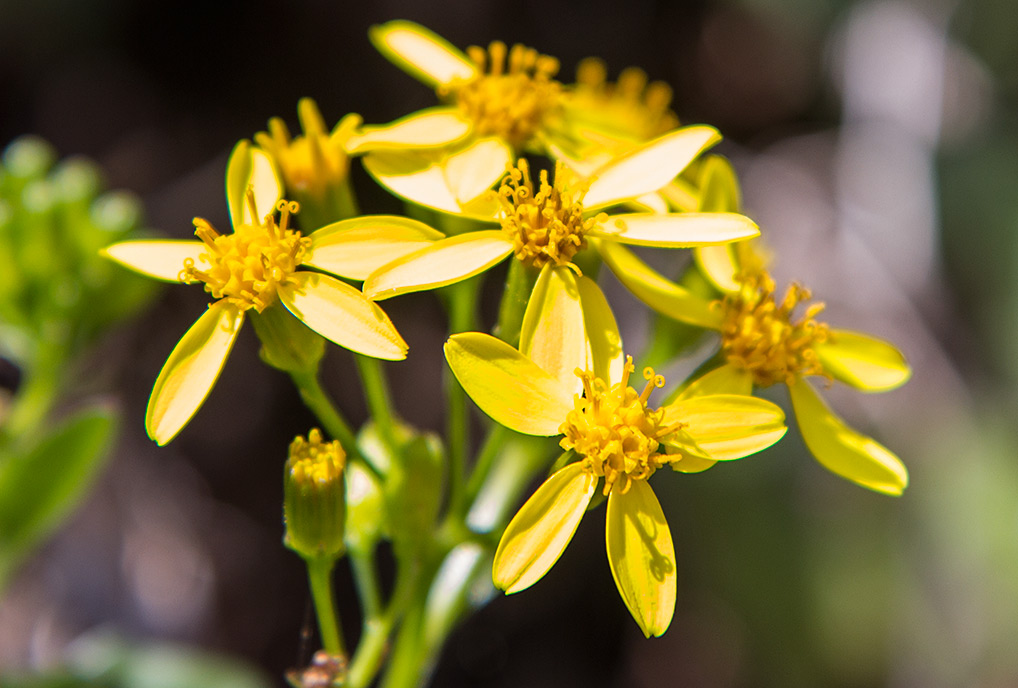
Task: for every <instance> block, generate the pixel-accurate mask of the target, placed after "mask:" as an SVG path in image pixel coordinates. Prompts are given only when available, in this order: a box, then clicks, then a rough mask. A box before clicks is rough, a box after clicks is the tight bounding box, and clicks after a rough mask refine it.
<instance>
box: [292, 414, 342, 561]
mask: <svg viewBox="0 0 1018 688" xmlns="http://www.w3.org/2000/svg"><path fill="white" fill-rule="evenodd" d="M345 467H346V452H344V451H343V447H342V446H340V444H339V442H338V441H335V440H334V441H332V442H323V441H322V433H321V431H320V430H318V429H317V428H315V429H313V430H311V432H309V433H308V437H307V439H306V440H305V439H304V438H303V437H300V436H298V437H296V438H295V439H294V440H293V442H292V443H290V457H289V458H288V459H287V461H286V470H285V474H284V477H283V515H284V518H285V520H286V538H285V543H286V545H287V547H289V548H290V549H292V550H294V551H295V552H297V553H298V554H300V555H301V556H302V557H304V558H305V559H321V558H333V559H338V558H339V557H341V556H342V555H343V553H344V551H345V547H344V545H343V527H344V523H345V520H346V487H345V485H344V481H343V471H344V469H345Z"/></svg>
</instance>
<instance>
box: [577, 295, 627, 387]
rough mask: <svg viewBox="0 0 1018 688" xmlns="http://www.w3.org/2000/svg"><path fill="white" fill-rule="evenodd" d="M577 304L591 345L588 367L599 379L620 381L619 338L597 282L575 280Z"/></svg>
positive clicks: (621, 364) (621, 356) (623, 357)
mask: <svg viewBox="0 0 1018 688" xmlns="http://www.w3.org/2000/svg"><path fill="white" fill-rule="evenodd" d="M577 285H578V286H579V288H580V303H581V304H582V305H583V324H584V329H585V330H586V333H587V342H588V343H589V345H590V360H589V365H588V366H587V368H588V369H589V370H592V371H594V375H596V376H597V377H599V378H601V379H602V380H611V381H612V382H618V381H619V380H621V379H622V366H623V365H625V360H626V357H625V355H624V354H623V351H622V335H620V334H619V325H618V323H617V322H615V314H614V313H612V310H611V306H609V305H608V299H606V298H605V296H604V292H602V291H601V288H600V287H599V286H597V282H595V281H594V280H592V279H590V278H589V277H580V278H579V280H577Z"/></svg>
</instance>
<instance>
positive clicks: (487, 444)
mask: <svg viewBox="0 0 1018 688" xmlns="http://www.w3.org/2000/svg"><path fill="white" fill-rule="evenodd" d="M511 434H512V431H511V430H509V428H507V427H505V426H504V425H500V424H499V423H495V424H494V425H492V426H491V429H490V430H489V431H488V439H486V440H485V441H484V445H483V446H482V447H481V451H480V452H478V453H477V460H476V461H475V462H474V468H473V471H472V472H471V473H470V480H469V481H468V482H467V489H466V499H467V501H468V502H473V501H474V499H475V498H476V497H477V493H478V491H480V489H481V486H482V485H483V484H484V479H485V478H486V477H487V476H488V473H489V472H490V471H491V464H492V462H494V460H495V457H496V456H498V452H499V449H501V448H502V447H503V445H505V443H506V440H507V439H508V438H509V436H510V435H511Z"/></svg>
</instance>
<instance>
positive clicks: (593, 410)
mask: <svg viewBox="0 0 1018 688" xmlns="http://www.w3.org/2000/svg"><path fill="white" fill-rule="evenodd" d="M634 370H636V369H635V368H634V366H633V359H632V357H628V358H627V359H626V364H625V366H624V367H623V373H622V380H621V381H619V382H618V383H617V384H615V385H613V386H611V387H610V388H609V386H608V384H607V383H606V382H605V381H604V380H602V379H601V378H599V377H595V376H594V374H593V373H590V372H587V371H582V370H580V369H579V368H577V370H576V374H577V375H578V376H579V377H580V379H581V380H582V381H583V392H584V393H583V396H580V395H579V394H577V395H576V396H575V397H574V398H573V410H572V411H570V412H569V415H568V416H567V417H566V421H565V422H564V423H563V424H562V427H560V428H559V431H560V432H561V433H562V434H563V435H565V437H563V438H562V440H561V442H560V444H561V446H562V448H563V449H573V450H575V451H576V453H577V454H580V455H581V456H583V457H584V458H583V459H582V461H583V468H584V469H585V470H587V471H590V472H591V473H593V474H594V475H596V476H604V479H605V484H604V493H605V494H608V493H609V492H611V491H612V490H613V489H616V490H619V491H620V492H621V493H625V492H627V491H628V490H629V488H630V486H631V484H632V481H634V480H646V479H647V478H649V477H650V476H651V475H653V474H654V471H656V470H657V469H658V468H661V467H662V466H664V465H666V464H669V463H672V462H673V461H677V460H678V459H680V458H681V454H675V455H670V454H666V453H664V452H658V449H659V447H660V444H661V440H662V439H663V438H665V437H667V436H668V435H671V434H673V433H675V432H678V431H679V430H681V429H682V427H683V425H682V424H681V423H678V424H673V425H670V426H665V425H662V420H663V417H664V412H663V411H661V410H660V409H653V410H652V409H650V408H648V407H647V400H648V399H649V398H650V393H651V392H652V391H653V390H654V389H655V388H658V387H663V386H664V383H665V379H664V377H662V376H661V375H655V374H654V370H653V368H646V369H644V371H643V376H644V378H646V380H647V385H646V386H645V387H644V389H643V393H642V394H638V393H637V391H636V390H635V389H633V388H632V387H630V386H629V375H630V373H632V372H633V371H634Z"/></svg>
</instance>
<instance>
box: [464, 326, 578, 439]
mask: <svg viewBox="0 0 1018 688" xmlns="http://www.w3.org/2000/svg"><path fill="white" fill-rule="evenodd" d="M445 358H446V360H447V361H448V362H449V367H450V368H452V372H453V374H454V375H455V376H456V379H457V380H459V381H460V384H461V385H462V386H463V389H464V390H466V393H467V394H469V395H470V398H471V399H473V400H474V403H475V404H477V405H478V406H479V407H480V408H481V410H482V411H484V412H485V413H487V414H488V415H489V416H491V417H492V418H494V419H495V420H496V421H497V422H499V423H501V424H502V425H504V426H506V427H507V428H510V429H512V430H515V431H516V432H522V433H523V434H525V435H540V436H545V437H550V436H552V435H557V434H559V427H560V426H561V425H562V423H563V422H564V421H565V419H566V416H567V415H568V414H569V412H570V411H572V410H573V392H572V388H571V387H564V386H562V384H561V383H560V382H559V381H558V380H557V379H556V378H554V377H552V376H551V375H550V374H548V373H547V372H545V371H544V370H542V369H541V368H540V367H539V366H538V365H537V364H536V363H534V362H533V361H531V360H530V359H529V358H527V357H526V356H524V355H523V354H521V353H520V352H519V351H517V350H516V349H514V348H512V347H511V346H509V345H508V344H506V343H505V342H503V341H502V340H501V339H496V338H495V337H492V336H491V335H488V334H483V333H481V332H464V333H461V334H454V335H453V336H451V337H449V341H447V342H446V343H445Z"/></svg>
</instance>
